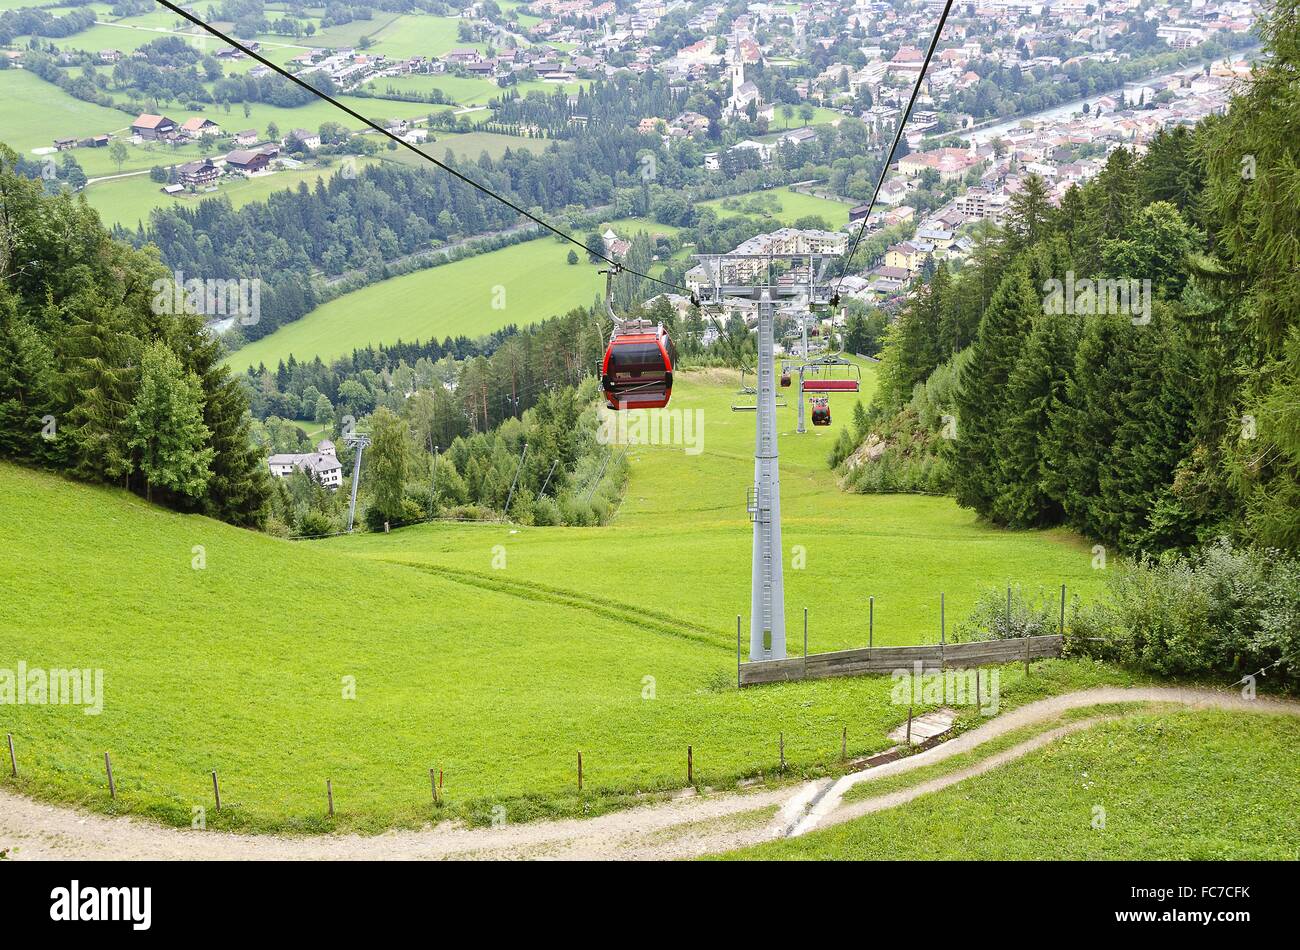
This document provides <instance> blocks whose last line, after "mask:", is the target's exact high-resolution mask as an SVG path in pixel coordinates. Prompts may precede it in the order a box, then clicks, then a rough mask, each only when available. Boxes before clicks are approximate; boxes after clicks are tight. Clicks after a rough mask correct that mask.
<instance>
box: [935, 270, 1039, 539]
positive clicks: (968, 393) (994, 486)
mask: <svg viewBox="0 0 1300 950" xmlns="http://www.w3.org/2000/svg"><path fill="white" fill-rule="evenodd" d="M1042 309H1043V307H1042V302H1041V298H1040V297H1039V295H1038V294H1037V293H1035V290H1034V287H1033V285H1032V284H1031V283H1030V281H1029V271H1028V269H1027V268H1026V267H1025V265H1024V264H1023V263H1022V262H1017V263H1016V264H1014V265H1013V266H1012V267H1011V268H1010V269H1009V270H1008V271H1007V273H1006V276H1005V277H1004V278H1003V279H1002V283H1001V284H999V285H998V289H997V291H996V292H995V293H994V294H993V299H992V300H991V301H990V302H989V306H988V309H986V310H985V311H984V316H983V319H981V320H980V328H979V333H978V334H977V335H976V338H975V342H974V343H973V344H972V352H971V357H970V360H969V362H967V363H966V364H965V366H964V367H963V368H962V373H961V380H960V386H959V390H958V394H957V399H956V405H957V438H956V440H955V441H953V442H952V443H950V445H951V446H952V449H951V450H950V451H951V453H952V456H953V459H952V461H953V466H952V468H953V488H954V494H955V495H956V497H957V503H958V504H960V505H962V506H963V507H966V508H973V509H975V511H977V512H979V513H980V514H981V515H984V516H986V517H987V516H989V515H991V514H992V512H993V504H994V500H995V499H996V498H997V497H998V496H999V494H1001V491H1002V469H1001V464H1000V461H999V455H1000V453H1001V451H1002V444H1001V440H1002V435H1003V427H1004V425H1005V424H1006V419H1007V416H1008V413H1009V411H1010V404H1009V403H1008V400H1007V383H1008V381H1009V380H1010V377H1011V372H1012V370H1013V369H1014V368H1015V364H1016V361H1017V359H1018V358H1019V356H1020V350H1021V347H1022V346H1023V344H1024V339H1025V336H1026V334H1027V333H1028V332H1029V328H1030V327H1031V326H1032V324H1033V320H1034V319H1035V317H1036V316H1038V315H1039V314H1041V313H1042Z"/></svg>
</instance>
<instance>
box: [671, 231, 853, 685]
mask: <svg viewBox="0 0 1300 950" xmlns="http://www.w3.org/2000/svg"><path fill="white" fill-rule="evenodd" d="M695 257H696V260H697V261H699V263H700V267H701V268H702V270H703V272H704V277H703V279H702V280H701V281H700V287H699V297H700V304H701V306H703V307H709V308H718V309H721V308H724V307H725V306H727V304H728V302H730V303H732V304H740V303H741V302H742V301H743V302H748V303H750V304H752V305H754V306H756V307H757V310H758V366H757V372H756V376H757V379H756V384H755V390H756V392H755V397H756V402H757V405H756V411H755V413H754V416H755V425H754V485H753V487H752V488H751V489H750V490H749V495H748V499H747V504H746V508H747V509H748V511H749V520H750V521H751V522H753V525H754V546H753V553H752V563H751V590H750V612H749V658H750V660H780V659H783V658H784V657H785V583H784V580H783V577H782V559H781V475H780V459H779V454H778V451H777V431H776V390H777V375H776V356H775V352H774V350H775V345H774V343H775V341H774V333H775V328H774V325H775V320H776V312H777V309H778V307H779V306H781V305H785V306H787V307H788V306H790V305H791V304H798V305H801V306H803V307H806V308H818V307H826V306H828V305H829V302H830V299H831V296H832V288H831V285H830V271H831V263H832V262H833V261H834V260H836V259H837V258H838V257H839V255H838V254H830V253H810V254H697V255H696V256H695ZM778 264H779V265H781V267H780V268H779V272H778V270H777V268H775V267H774V265H778Z"/></svg>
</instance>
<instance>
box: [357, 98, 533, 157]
mask: <svg viewBox="0 0 1300 950" xmlns="http://www.w3.org/2000/svg"><path fill="white" fill-rule="evenodd" d="M376 101H379V100H376ZM434 108H439V107H437V106H435V107H434ZM442 108H445V106H444V107H442ZM434 135H435V136H436V138H435V140H434V141H432V142H425V143H424V144H423V145H421V146H419V147H420V149H421V150H422V151H423V152H425V153H426V154H428V155H431V156H433V157H434V158H436V159H438V161H442V160H443V159H444V158H445V157H446V155H447V150H448V149H450V150H451V153H452V154H453V155H455V156H456V158H457V159H458V160H459V161H461V162H476V161H478V158H479V156H480V155H482V154H483V153H484V152H487V153H488V154H489V155H490V156H492V157H493V158H494V159H496V158H500V157H501V156H502V155H504V154H505V151H506V149H510V150H511V151H518V150H519V149H528V150H530V151H532V152H534V153H540V152H543V151H545V150H546V148H547V146H549V145H550V144H551V140H550V139H546V138H530V139H525V138H519V137H517V136H514V135H500V134H498V133H496V132H435V133H434ZM379 155H380V157H381V158H382V160H384V161H394V162H401V163H402V164H404V165H410V166H412V167H414V168H422V169H425V170H426V171H429V172H430V173H431V174H435V175H440V174H443V172H440V171H438V170H437V169H435V168H434V167H433V166H432V165H430V164H429V163H428V162H426V161H425V160H424V159H422V158H418V157H416V156H415V155H413V154H412V153H411V151H410V149H405V148H399V149H397V150H396V151H393V152H389V151H383V152H380V153H379Z"/></svg>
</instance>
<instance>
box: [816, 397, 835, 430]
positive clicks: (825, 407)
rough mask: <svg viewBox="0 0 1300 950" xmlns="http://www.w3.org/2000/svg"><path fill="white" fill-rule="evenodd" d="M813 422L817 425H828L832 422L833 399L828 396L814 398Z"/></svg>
mask: <svg viewBox="0 0 1300 950" xmlns="http://www.w3.org/2000/svg"><path fill="white" fill-rule="evenodd" d="M812 424H813V425H815V426H828V425H830V424H831V401H830V400H829V399H827V398H826V397H824V396H823V397H821V398H817V397H814V398H813V400H812Z"/></svg>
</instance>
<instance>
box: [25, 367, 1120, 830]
mask: <svg viewBox="0 0 1300 950" xmlns="http://www.w3.org/2000/svg"><path fill="white" fill-rule="evenodd" d="M734 386H735V380H734V378H728V377H727V376H726V375H725V374H719V373H705V374H684V376H683V377H682V379H681V382H680V383H679V386H678V388H677V390H676V392H675V395H674V403H675V406H674V408H680V409H682V410H684V411H690V412H692V413H694V412H695V411H696V410H701V411H703V412H704V413H705V415H704V422H705V430H704V432H705V441H704V444H703V446H702V448H703V451H702V452H701V453H700V454H698V455H686V454H685V453H684V452H683V450H682V447H680V446H643V447H637V448H632V449H631V450H630V452H631V458H632V462H633V464H632V474H631V478H630V482H629V485H628V489H627V496H626V500H625V502H624V504H623V507H622V510H621V512H620V513H619V515H618V517H617V518H616V520H615V521H614V523H613V524H611V525H610V526H608V527H604V528H586V529H583V528H524V527H511V526H509V525H502V524H480V525H446V524H433V525H426V526H420V527H414V528H407V529H403V530H399V531H396V532H394V533H392V534H390V535H387V536H384V535H373V536H371V535H357V536H353V537H350V538H343V539H337V540H333V541H323V542H314V543H302V542H299V543H293V542H286V541H280V540H277V539H274V538H270V537H267V536H263V535H259V534H256V533H252V532H248V531H242V530H238V529H235V528H232V527H229V526H226V525H222V524H219V523H217V522H214V521H210V520H208V519H205V518H202V517H197V516H182V515H177V514H173V513H169V512H166V511H162V510H160V509H157V508H151V507H149V506H148V505H146V504H145V503H144V502H142V501H140V500H139V499H137V498H135V497H133V496H130V495H126V494H124V493H122V492H119V491H115V490H112V489H106V488H98V487H89V486H83V485H78V484H75V483H71V482H67V481H63V480H61V479H58V478H56V477H53V476H49V475H45V474H40V473H36V472H33V471H30V470H26V469H21V468H17V467H14V466H11V465H7V464H4V465H0V474H2V475H3V478H0V504H3V506H4V509H5V511H6V512H7V514H8V517H7V518H6V519H4V521H3V522H0V570H2V571H3V572H4V574H5V576H6V577H8V578H11V579H12V580H11V581H10V591H9V596H8V597H7V598H6V600H5V602H4V605H3V607H0V655H4V656H10V657H14V658H21V659H23V660H24V661H25V662H26V663H27V665H28V666H29V667H46V668H55V667H72V666H75V667H90V668H101V669H103V670H104V693H105V699H104V707H103V712H102V714H100V715H97V716H87V715H85V714H84V713H83V712H82V711H81V710H80V709H78V708H73V707H67V706H32V705H19V706H6V707H2V708H0V731H6V732H12V733H13V734H14V737H15V743H16V746H17V748H18V750H19V752H18V755H19V757H20V761H21V762H22V763H23V768H22V771H21V777H20V778H19V779H18V780H17V781H16V782H14V781H13V780H11V779H9V778H8V777H7V776H6V777H4V778H3V779H2V780H3V781H4V782H6V783H9V784H10V785H14V786H16V787H17V788H19V789H20V790H22V791H24V792H27V793H29V794H33V795H37V796H39V797H44V798H47V799H53V800H59V801H68V802H75V803H79V804H82V805H85V806H88V807H92V808H95V809H98V810H106V811H119V812H133V813H139V814H144V815H148V816H151V817H154V818H157V819H160V820H162V821H165V822H168V823H173V824H182V825H187V824H188V823H189V820H190V816H191V807H192V806H193V805H196V804H206V803H207V799H208V794H209V790H210V781H211V780H210V776H209V773H210V772H211V771H212V770H213V769H216V770H218V771H219V773H220V774H221V776H222V792H223V806H224V807H223V810H222V812H221V813H220V814H219V815H216V814H215V813H213V812H209V818H208V821H209V827H225V828H244V829H249V830H281V831H286V830H287V831H320V830H329V829H332V828H356V829H360V830H366V831H376V830H379V829H382V828H385V827H391V826H394V825H415V824H419V823H422V822H424V821H427V820H429V819H430V818H431V817H436V815H434V814H433V808H432V806H431V804H430V803H429V802H428V784H427V783H428V769H429V768H431V767H438V768H441V769H442V770H443V771H444V774H445V776H446V786H445V794H446V799H447V801H446V803H445V804H444V805H443V806H442V808H441V812H442V813H444V814H453V815H459V816H462V817H468V818H469V819H470V820H485V818H486V817H487V815H488V814H489V813H490V810H491V806H492V805H493V804H496V803H501V804H504V805H505V807H506V809H507V813H508V815H509V817H510V819H511V820H525V819H528V818H533V817H538V816H541V815H546V814H588V815H590V814H595V813H598V812H599V811H602V810H605V809H607V808H611V807H615V806H618V805H622V804H628V803H630V802H631V801H632V800H633V795H634V793H636V792H638V791H641V792H644V791H648V790H654V789H664V790H668V789H672V788H676V787H679V786H680V785H681V784H683V782H684V774H683V770H684V762H683V759H684V752H685V747H686V745H688V744H690V745H692V746H693V747H694V750H695V767H696V770H697V771H696V777H697V781H701V782H703V783H706V784H711V785H715V786H725V785H726V784H728V783H731V782H734V781H735V780H737V779H739V778H740V777H743V776H747V775H754V774H758V773H764V774H771V772H772V770H773V769H774V768H775V766H776V764H777V762H776V759H777V749H776V736H777V734H778V733H784V736H785V749H786V757H787V760H788V762H789V763H790V773H789V774H790V776H791V777H795V776H799V775H808V774H819V773H820V772H821V771H822V770H823V769H824V768H826V767H828V766H832V765H833V764H834V762H835V760H836V758H837V756H838V753H839V741H840V729H841V728H842V727H844V726H847V727H848V729H849V737H850V738H849V749H850V752H851V754H858V753H863V752H867V751H874V750H876V749H879V748H883V747H884V746H885V745H887V744H888V740H887V739H886V738H885V734H886V732H887V731H888V730H889V729H890V728H892V727H894V726H896V725H897V724H898V723H899V722H900V721H901V720H902V719H903V718H905V711H904V710H903V709H901V708H900V707H897V706H895V705H893V704H891V702H890V686H891V683H890V680H889V679H888V678H859V679H850V680H839V681H820V682H812V683H790V684H783V685H779V686H775V687H771V688H763V689H754V690H746V691H744V692H740V691H738V690H737V689H736V688H735V686H734V683H735V680H734V675H735V656H736V654H735V648H736V644H735V615H736V614H737V613H742V612H743V613H747V604H748V574H749V524H748V521H747V520H746V517H745V514H744V498H745V487H746V485H747V483H748V482H749V479H750V477H751V473H752V460H751V453H752V446H751V445H750V444H749V443H750V440H751V439H752V434H751V431H750V427H751V426H752V425H753V416H752V415H749V414H743V415H742V414H740V413H732V411H731V409H730V403H731V399H732V396H733V389H734ZM848 408H849V406H848V403H847V401H845V402H842V403H839V402H837V404H836V410H837V411H836V420H837V422H836V425H835V426H832V427H830V431H829V432H821V431H819V432H818V434H817V435H815V436H814V435H809V436H806V437H795V436H792V435H788V433H789V431H790V429H791V428H792V424H791V423H792V419H791V413H790V411H789V410H785V411H783V413H782V429H783V432H784V433H787V435H786V437H785V438H783V441H782V449H783V453H784V463H783V472H784V474H785V486H784V492H783V500H784V502H785V510H786V519H787V520H786V524H787V529H786V539H785V544H786V550H787V552H789V553H790V554H791V556H793V555H794V553H795V549H794V547H793V546H794V545H802V546H804V548H805V549H806V551H805V553H806V557H807V567H806V568H805V569H802V570H796V569H793V565H792V567H791V569H789V570H787V573H786V576H787V592H788V593H787V614H788V618H789V624H790V633H791V643H792V646H793V647H794V650H795V651H796V652H797V650H798V627H799V620H798V617H799V610H800V607H801V606H803V605H804V604H808V605H809V606H810V607H811V608H812V612H811V616H812V642H811V647H812V649H814V650H823V649H830V648H833V647H835V646H844V645H848V644H861V643H862V642H863V641H864V640H865V619H864V613H863V606H864V603H865V596H866V595H867V594H868V592H872V593H874V594H875V595H876V597H877V604H878V613H877V621H878V623H877V638H878V640H879V641H880V642H889V643H907V642H918V641H921V640H925V639H930V638H932V632H931V631H932V628H933V623H935V622H937V591H936V590H935V588H936V587H937V586H938V585H939V583H940V581H939V579H940V578H942V583H943V585H944V586H945V587H946V588H947V592H948V595H949V598H950V599H949V611H950V616H959V615H960V611H961V609H962V608H963V607H967V606H969V605H970V603H971V602H972V601H973V599H974V597H975V596H976V594H977V593H978V592H979V591H980V590H981V589H983V588H984V587H986V586H991V585H998V584H1001V583H1004V582H1006V581H1007V580H1012V581H1016V582H1021V583H1026V584H1034V583H1039V582H1041V583H1045V584H1054V583H1057V582H1059V581H1061V580H1068V581H1070V582H1071V584H1072V586H1073V587H1075V588H1077V589H1078V590H1080V592H1082V593H1085V595H1086V594H1087V593H1090V592H1092V591H1095V590H1096V587H1097V585H1098V583H1099V580H1098V579H1097V578H1096V577H1095V576H1093V573H1092V572H1091V571H1090V570H1089V568H1088V560H1089V558H1088V554H1087V551H1086V548H1084V547H1083V545H1082V544H1081V543H1080V542H1078V541H1077V540H1076V539H1074V538H1072V537H1070V536H1069V535H1065V534H1063V533H1008V532H1001V531H996V530H993V529H988V528H984V527H981V526H979V525H977V524H975V523H974V522H973V519H971V518H970V517H969V515H968V514H967V513H965V512H962V511H960V510H959V509H957V508H956V507H955V506H954V505H953V504H952V502H950V501H948V500H947V499H942V498H907V497H892V498H891V497H879V498H872V497H870V496H862V495H850V494H842V493H840V492H839V491H838V489H837V488H836V487H835V485H834V483H833V479H832V476H831V473H830V472H829V471H827V470H826V469H825V467H824V464H823V462H822V457H823V455H824V452H825V451H826V448H827V447H828V445H829V443H830V441H831V439H832V438H833V436H834V433H835V430H836V428H837V426H838V425H840V424H842V421H843V419H844V418H845V416H847V415H848V413H847V412H846V411H845V410H847V409H848ZM38 522H39V523H40V524H41V526H42V530H41V531H39V532H36V531H32V530H31V526H32V525H33V524H36V523H38ZM196 546H201V547H202V552H203V557H204V559H205V561H204V567H203V568H202V569H195V568H194V567H193V566H192V564H193V559H194V558H195V556H196V550H195V547H196ZM497 546H501V547H503V548H504V551H505V554H506V559H507V560H506V565H507V566H506V567H505V569H502V570H494V569H493V568H492V560H493V556H494V553H496V552H494V548H496V547H497ZM54 550H57V556H53V555H52V554H51V551H54ZM630 551H631V552H634V555H629V552H630ZM648 551H662V552H665V554H664V558H663V566H662V567H660V568H657V569H656V570H655V571H654V574H653V577H651V576H649V575H648V573H647V570H646V566H645V565H646V562H647V557H646V552H648ZM32 563H40V564H41V565H42V566H43V567H42V570H41V571H40V572H37V571H32V570H30V569H29V565H30V564H32ZM51 590H63V591H76V592H77V596H75V597H51V596H49V592H50V591H51ZM160 590H166V591H168V592H169V595H168V596H167V597H158V596H157V592H158V591H160ZM932 595H933V596H932ZM931 601H935V602H934V603H931ZM1054 665H1055V666H1058V667H1062V668H1066V669H1067V670H1068V669H1074V667H1073V666H1072V665H1071V664H1067V663H1058V664H1054ZM1089 668H1090V667H1089ZM1080 669H1082V668H1080ZM1089 675H1093V674H1089ZM345 677H355V684H356V698H355V699H344V698H343V692H342V691H343V689H344V687H345V686H346V685H347V683H348V682H349V681H347V680H345V679H344V678H345ZM647 678H649V679H647ZM1047 678H1048V677H1047V676H1045V675H1044V676H1035V677H1031V679H1030V681H1027V682H1026V681H1023V680H1022V679H1021V675H1020V673H1019V672H1018V671H1017V670H1016V669H1015V668H1008V669H1007V670H1005V671H1004V676H1003V696H1004V697H1006V698H1008V700H1009V701H1010V699H1011V698H1012V697H1014V696H1015V695H1016V691H1017V689H1018V688H1019V685H1018V684H1026V685H1028V684H1032V685H1033V686H1034V688H1035V689H1040V690H1041V689H1042V682H1043V681H1045V680H1047ZM1071 682H1072V681H1070V680H1069V677H1066V679H1065V680H1062V683H1063V684H1066V685H1069V684H1070V683H1071ZM647 689H649V692H647ZM647 695H649V696H653V698H645V697H646V696H647ZM289 723H292V724H293V726H292V729H288V730H287V724H289ZM106 749H107V750H111V752H112V754H113V761H114V770H115V776H116V778H117V783H118V798H117V800H116V801H115V802H112V801H110V799H109V798H108V795H107V791H106V790H105V789H104V788H103V781H102V764H103V758H102V757H103V752H104V750H106ZM579 750H581V751H582V752H583V754H584V765H585V775H586V780H587V784H586V792H585V794H584V796H582V797H579V796H578V795H577V793H576V790H575V788H574V761H575V756H576V753H577V751H579ZM326 778H329V779H331V781H332V782H333V788H334V795H335V801H336V805H337V807H338V816H337V817H336V819H335V820H334V821H333V822H331V821H329V820H328V819H326V818H325V817H324V815H323V812H324V802H323V786H324V782H325V779H326Z"/></svg>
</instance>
